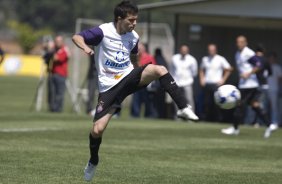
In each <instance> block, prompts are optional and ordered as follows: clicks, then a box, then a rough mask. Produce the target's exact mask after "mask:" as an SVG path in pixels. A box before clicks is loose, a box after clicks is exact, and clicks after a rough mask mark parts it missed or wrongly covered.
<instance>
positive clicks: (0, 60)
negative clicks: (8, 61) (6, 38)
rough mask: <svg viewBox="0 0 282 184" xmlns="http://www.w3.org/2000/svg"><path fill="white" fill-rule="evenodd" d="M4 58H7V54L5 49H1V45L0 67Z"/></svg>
mask: <svg viewBox="0 0 282 184" xmlns="http://www.w3.org/2000/svg"><path fill="white" fill-rule="evenodd" d="M4 57H5V53H4V51H3V49H2V48H1V45H0V65H1V63H2V62H3V61H4Z"/></svg>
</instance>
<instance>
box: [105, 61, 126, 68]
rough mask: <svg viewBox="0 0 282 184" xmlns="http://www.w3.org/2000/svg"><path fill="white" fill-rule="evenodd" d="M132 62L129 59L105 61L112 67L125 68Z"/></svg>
mask: <svg viewBox="0 0 282 184" xmlns="http://www.w3.org/2000/svg"><path fill="white" fill-rule="evenodd" d="M129 64H130V61H127V62H125V63H117V62H115V61H111V60H107V61H106V62H105V66H107V67H110V68H125V67H128V66H129Z"/></svg>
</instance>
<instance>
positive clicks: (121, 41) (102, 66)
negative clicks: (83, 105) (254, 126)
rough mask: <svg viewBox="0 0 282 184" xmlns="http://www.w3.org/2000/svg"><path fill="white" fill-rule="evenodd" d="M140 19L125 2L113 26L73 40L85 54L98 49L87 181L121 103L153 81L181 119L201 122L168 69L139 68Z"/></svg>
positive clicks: (93, 172)
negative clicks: (171, 100)
mask: <svg viewBox="0 0 282 184" xmlns="http://www.w3.org/2000/svg"><path fill="white" fill-rule="evenodd" d="M137 18H138V8H137V6H136V5H134V4H132V3H131V2H130V1H122V2H121V3H119V4H118V5H116V7H115V9H114V22H110V23H105V24H102V25H100V26H98V27H94V28H91V29H88V30H83V31H82V32H80V33H79V34H75V35H74V36H73V37H72V39H73V42H74V43H75V44H76V45H77V46H78V47H79V48H80V49H81V50H83V51H84V52H85V53H86V54H89V55H92V54H94V50H93V49H91V48H90V47H89V46H88V45H93V46H95V65H96V69H97V72H98V84H99V98H98V105H97V107H96V112H95V117H94V120H93V122H94V123H93V126H92V129H91V132H90V134H89V142H90V144H89V149H90V159H89V161H88V163H87V165H86V167H85V170H84V179H85V180H86V181H91V180H92V178H93V177H94V174H95V170H96V168H97V165H98V162H99V155H98V152H99V148H100V144H101V142H102V135H103V132H104V131H105V129H106V127H107V125H108V123H109V121H110V119H111V118H112V116H113V114H114V113H116V112H118V111H120V108H121V103H122V102H123V100H124V99H125V98H126V97H127V96H128V95H130V94H132V93H134V92H136V91H138V90H140V89H142V88H145V87H146V86H147V85H148V84H150V83H151V82H152V81H153V80H159V81H160V84H161V86H162V87H163V88H164V89H165V91H167V92H168V93H169V94H170V96H171V97H172V99H173V100H174V101H175V102H176V104H177V106H178V107H179V109H180V110H179V111H178V112H177V115H178V116H179V117H181V118H185V119H191V120H198V117H197V116H196V115H195V114H194V112H193V111H192V108H191V107H190V106H189V105H187V100H186V99H185V97H184V95H183V94H182V93H181V90H180V88H179V87H178V86H177V85H176V83H175V80H174V79H173V78H172V76H171V75H170V73H168V71H167V69H166V68H165V67H163V66H159V65H152V64H147V65H144V66H141V67H139V66H138V62H137V61H138V60H137V53H138V40H139V36H138V34H137V33H136V32H135V31H134V28H135V26H136V23H137Z"/></svg>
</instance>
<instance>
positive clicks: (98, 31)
mask: <svg viewBox="0 0 282 184" xmlns="http://www.w3.org/2000/svg"><path fill="white" fill-rule="evenodd" d="M79 35H81V36H82V37H83V38H84V40H85V43H86V44H88V45H93V46H96V48H95V61H96V63H95V66H96V68H97V72H98V80H99V92H105V91H107V90H109V89H111V88H112V87H113V86H115V85H116V84H118V83H119V82H120V81H121V80H122V79H123V78H124V77H126V76H127V75H128V74H129V73H130V72H131V71H132V70H133V65H132V63H131V61H130V54H137V53H138V39H139V36H138V34H137V33H136V32H135V31H132V32H127V33H126V34H123V35H120V34H118V33H117V30H116V28H115V26H114V23H113V22H110V23H105V24H102V25H100V26H99V27H94V28H92V29H89V30H84V31H82V32H81V33H79Z"/></svg>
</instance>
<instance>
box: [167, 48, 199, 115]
mask: <svg viewBox="0 0 282 184" xmlns="http://www.w3.org/2000/svg"><path fill="white" fill-rule="evenodd" d="M170 70H171V74H172V76H173V78H174V79H175V81H176V83H177V84H178V86H179V87H181V88H182V89H183V90H184V94H185V97H186V98H187V100H188V103H189V104H190V105H191V106H192V108H193V110H195V105H194V96H193V83H194V77H195V76H196V75H197V74H198V64H197V61H196V59H195V58H194V57H193V56H192V55H190V54H189V47H188V46H187V45H182V46H181V47H180V50H179V53H178V54H175V55H174V56H173V57H172V63H171V69H170Z"/></svg>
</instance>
